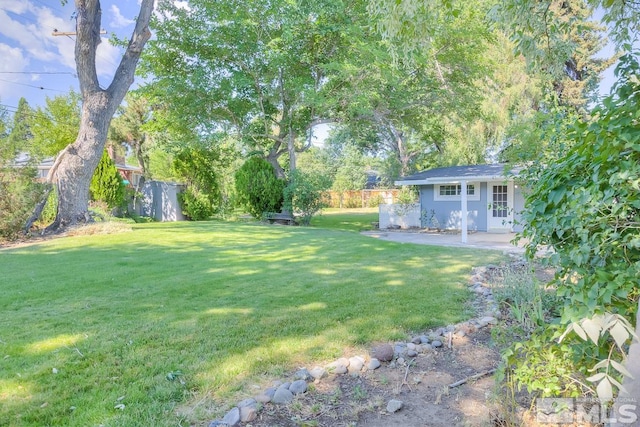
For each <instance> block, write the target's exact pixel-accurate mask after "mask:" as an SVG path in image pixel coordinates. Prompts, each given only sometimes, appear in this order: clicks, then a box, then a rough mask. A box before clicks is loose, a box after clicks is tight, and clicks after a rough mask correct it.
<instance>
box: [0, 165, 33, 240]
mask: <svg viewBox="0 0 640 427" xmlns="http://www.w3.org/2000/svg"><path fill="white" fill-rule="evenodd" d="M35 178H36V170H35V168H31V167H23V168H16V167H13V166H4V167H2V166H0V238H1V239H5V240H12V239H15V238H16V237H18V235H19V234H20V232H21V230H22V228H23V227H24V224H25V222H26V220H27V218H28V217H29V215H30V214H31V213H32V211H33V209H34V208H35V205H36V203H38V201H39V200H40V198H41V197H42V194H43V192H44V184H39V183H37V182H35Z"/></svg>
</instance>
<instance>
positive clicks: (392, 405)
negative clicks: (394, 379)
mask: <svg viewBox="0 0 640 427" xmlns="http://www.w3.org/2000/svg"><path fill="white" fill-rule="evenodd" d="M403 406H404V403H402V401H401V400H396V399H391V400H390V401H389V403H387V412H389V413H392V414H393V413H394V412H398V411H399V410H400V409H402V407H403Z"/></svg>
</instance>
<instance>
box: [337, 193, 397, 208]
mask: <svg viewBox="0 0 640 427" xmlns="http://www.w3.org/2000/svg"><path fill="white" fill-rule="evenodd" d="M399 192H400V190H380V189H375V190H354V191H343V192H338V191H327V192H326V193H325V198H326V203H327V205H328V206H329V207H330V208H375V207H378V205H380V204H391V203H394V202H395V201H396V199H397V197H398V193H399Z"/></svg>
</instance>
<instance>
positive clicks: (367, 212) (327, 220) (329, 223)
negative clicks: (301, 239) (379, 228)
mask: <svg viewBox="0 0 640 427" xmlns="http://www.w3.org/2000/svg"><path fill="white" fill-rule="evenodd" d="M372 222H378V208H362V209H324V210H323V211H322V214H321V215H318V216H315V217H313V219H312V220H311V225H312V226H313V227H320V228H331V229H337V230H351V231H364V230H371V229H372V228H373V226H372V225H371V223H372Z"/></svg>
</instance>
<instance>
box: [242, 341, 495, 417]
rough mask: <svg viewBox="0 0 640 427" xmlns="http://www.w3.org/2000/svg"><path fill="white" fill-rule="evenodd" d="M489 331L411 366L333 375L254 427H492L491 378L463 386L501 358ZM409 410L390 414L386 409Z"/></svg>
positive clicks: (268, 409)
mask: <svg viewBox="0 0 640 427" xmlns="http://www.w3.org/2000/svg"><path fill="white" fill-rule="evenodd" d="M490 341H491V333H490V330H489V329H488V328H483V329H482V330H480V331H478V332H476V333H473V334H471V335H469V336H466V337H454V339H453V341H452V346H451V348H450V349H449V348H448V346H446V345H445V346H444V347H442V348H440V349H437V350H434V351H433V352H430V353H428V354H420V355H418V357H416V358H414V359H409V360H408V361H407V363H404V364H398V363H395V362H392V363H383V365H382V366H381V367H380V368H378V369H377V370H375V371H368V372H366V373H363V374H360V375H357V376H351V375H335V376H334V375H332V376H330V377H329V378H325V379H323V380H321V381H320V382H317V383H316V384H314V387H312V388H311V390H310V391H309V392H307V393H306V394H304V395H301V396H297V397H296V398H295V400H294V401H293V402H292V403H291V404H289V405H272V404H267V405H265V407H264V408H263V409H262V410H261V411H260V412H259V414H258V418H257V419H256V420H254V421H252V422H251V423H249V424H248V425H251V426H252V427H288V426H291V427H293V426H295V427H300V426H304V427H307V426H308V427H311V426H318V427H320V426H327V427H328V426H332V427H334V426H335V427H338V426H367V427H392V426H398V427H419V426H420V427H421V426H443V427H444V426H491V425H495V424H494V414H495V413H496V405H495V404H494V403H493V400H494V399H493V396H494V393H493V390H494V386H495V379H494V377H493V376H492V374H491V373H488V374H487V375H484V376H482V377H480V378H478V379H476V380H470V381H468V382H467V383H465V384H461V385H459V386H455V387H451V386H450V385H451V384H454V383H456V382H458V381H460V380H464V379H466V378H469V377H472V376H474V375H477V374H483V373H487V371H490V370H493V369H495V368H496V367H497V365H498V363H499V358H500V357H499V353H498V351H497V349H496V348H494V347H493V346H492V345H491V342H490ZM392 399H395V400H400V401H402V402H403V404H404V406H403V407H402V409H400V410H399V411H397V412H395V413H389V412H387V403H388V402H389V401H390V400H392Z"/></svg>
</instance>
